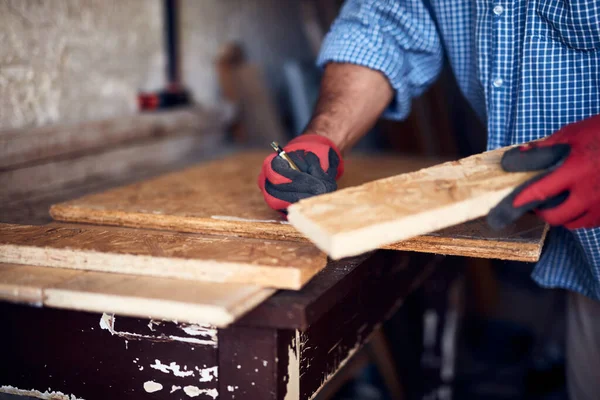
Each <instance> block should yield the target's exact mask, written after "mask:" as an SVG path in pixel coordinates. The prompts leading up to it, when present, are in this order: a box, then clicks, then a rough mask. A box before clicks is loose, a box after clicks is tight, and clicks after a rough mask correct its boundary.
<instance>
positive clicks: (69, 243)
mask: <svg viewBox="0 0 600 400" xmlns="http://www.w3.org/2000/svg"><path fill="white" fill-rule="evenodd" d="M0 262H3V263H16V264H27V265H37V266H47V267H58V268H73V269H83V270H89V271H101V272H113V273H121V274H134V275H145V276H155V277H163V278H177V279H184V280H191V281H201V282H219V283H242V284H248V285H258V286H263V287H271V288H285V289H299V288H301V287H302V286H303V285H304V284H305V283H306V282H307V281H308V280H309V279H310V278H312V277H313V276H314V275H315V274H316V273H317V272H319V271H320V270H321V269H323V268H324V267H325V265H326V263H327V258H326V256H325V254H324V253H322V252H321V251H319V250H318V249H317V248H316V247H315V246H313V245H312V244H310V243H300V242H286V241H269V240H261V239H245V238H235V237H229V236H207V235H199V234H187V233H176V232H159V231H148V230H141V229H127V228H115V227H100V226H85V225H82V226H75V225H71V226H69V225H62V224H49V225H44V226H29V225H12V224H0Z"/></svg>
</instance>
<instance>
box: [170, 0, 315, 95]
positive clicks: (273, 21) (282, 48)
mask: <svg viewBox="0 0 600 400" xmlns="http://www.w3.org/2000/svg"><path fill="white" fill-rule="evenodd" d="M181 24H182V31H183V33H182V41H183V43H182V53H183V71H182V72H183V79H184V81H185V82H186V85H188V87H189V88H190V89H191V90H192V92H193V93H194V97H195V99H196V100H198V101H200V102H202V103H213V102H214V101H215V100H216V99H217V98H218V97H217V94H218V79H217V76H216V71H215V69H214V60H215V59H216V57H217V55H218V53H219V50H220V49H221V47H222V46H223V45H224V44H226V43H229V42H233V41H235V42H238V43H240V44H241V46H242V47H243V49H244V51H245V52H246V56H247V57H248V60H249V61H250V62H252V63H256V64H257V65H258V66H259V67H260V68H261V70H262V72H263V75H264V77H265V78H266V80H267V83H268V85H269V86H270V89H272V90H273V91H274V92H275V93H276V92H278V91H279V90H280V88H281V85H282V81H283V74H282V71H281V67H282V64H283V62H284V61H285V60H288V59H294V60H296V61H299V60H300V61H307V60H311V57H312V55H311V49H310V45H309V42H308V40H307V38H306V36H305V34H304V30H303V26H302V19H301V10H300V2H299V1H285V2H282V1H281V0H251V1H249V0H227V1H222V0H202V1H196V0H182V12H181Z"/></svg>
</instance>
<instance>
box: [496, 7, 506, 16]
mask: <svg viewBox="0 0 600 400" xmlns="http://www.w3.org/2000/svg"><path fill="white" fill-rule="evenodd" d="M503 12H504V7H502V6H496V7H494V14H496V15H501V14H502V13H503Z"/></svg>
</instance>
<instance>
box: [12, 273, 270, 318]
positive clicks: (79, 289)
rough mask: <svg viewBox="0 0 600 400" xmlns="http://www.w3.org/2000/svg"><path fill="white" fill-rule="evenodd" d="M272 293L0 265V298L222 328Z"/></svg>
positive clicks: (230, 286) (249, 287) (226, 285)
mask: <svg viewBox="0 0 600 400" xmlns="http://www.w3.org/2000/svg"><path fill="white" fill-rule="evenodd" d="M274 292H275V289H267V288H261V287H258V286H255V285H241V284H231V283H219V284H217V283H205V282H191V281H181V280H175V279H166V278H156V277H147V276H134V275H121V274H111V273H106V272H89V271H79V270H70V269H61V268H48V267H38V266H32V265H18V264H0V300H6V301H11V302H19V303H28V304H32V303H33V304H36V305H39V306H47V307H55V308H65V309H71V310H81V311H90V312H106V313H116V314H119V315H126V316H133V317H143V318H155V319H167V320H177V321H182V322H190V323H203V324H211V325H214V326H218V327H224V326H227V325H228V324H230V323H231V322H233V321H235V320H236V319H237V318H238V317H239V316H241V315H243V314H244V313H246V312H247V311H248V310H250V309H252V308H253V307H255V306H256V305H257V304H259V303H260V302H262V301H263V300H265V299H267V298H268V297H269V296H271V295H272V294H273V293H274Z"/></svg>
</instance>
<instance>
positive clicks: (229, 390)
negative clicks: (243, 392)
mask: <svg viewBox="0 0 600 400" xmlns="http://www.w3.org/2000/svg"><path fill="white" fill-rule="evenodd" d="M234 390H235V388H234V387H233V386H230V385H227V391H228V392H233V391H234Z"/></svg>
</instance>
